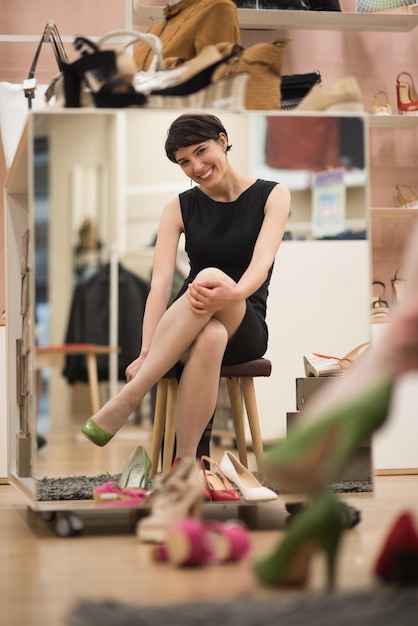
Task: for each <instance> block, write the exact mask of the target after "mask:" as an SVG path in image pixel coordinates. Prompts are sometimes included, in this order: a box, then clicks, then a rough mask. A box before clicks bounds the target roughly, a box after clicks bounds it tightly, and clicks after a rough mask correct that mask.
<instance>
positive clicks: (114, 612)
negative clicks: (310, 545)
mask: <svg viewBox="0 0 418 626" xmlns="http://www.w3.org/2000/svg"><path fill="white" fill-rule="evenodd" d="M417 614H418V593H417V591H416V590H414V589H411V590H409V589H405V590H399V591H397V590H376V591H372V592H356V593H342V592H334V593H311V594H309V593H308V594H304V595H303V596H301V597H299V598H294V597H293V598H291V599H287V598H280V599H277V600H252V599H243V598H241V599H239V600H231V601H228V602H207V601H205V602H194V603H179V604H170V605H166V606H154V607H150V606H147V605H144V606H142V605H133V604H122V603H118V602H111V601H109V602H91V601H86V602H80V603H79V604H78V605H77V606H75V607H74V608H73V610H72V611H71V612H70V614H69V615H68V619H67V626H96V625H97V624H100V626H114V625H115V624H117V625H118V626H159V625H161V626H163V625H166V624H169V625H170V626H196V624H204V625H205V626H212V625H213V626H219V624H222V626H237V624H239V626H261V625H262V626H270V625H271V626H278V625H283V626H324V625H325V624H332V625H333V626H353V625H354V624H366V625H367V626H393V625H394V624H396V626H413V625H415V624H416V620H417Z"/></svg>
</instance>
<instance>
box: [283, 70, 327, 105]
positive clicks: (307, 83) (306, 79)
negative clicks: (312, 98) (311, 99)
mask: <svg viewBox="0 0 418 626" xmlns="http://www.w3.org/2000/svg"><path fill="white" fill-rule="evenodd" d="M320 82H321V74H320V73H319V72H318V70H316V71H315V72H309V73H307V74H291V75H290V76H285V75H284V76H282V82H281V86H280V89H281V94H282V99H281V106H280V108H281V109H294V108H295V107H296V106H297V105H298V104H299V102H300V101H301V100H302V99H303V98H304V97H305V96H306V94H307V93H309V91H310V90H311V89H312V87H313V86H314V85H316V84H317V83H320Z"/></svg>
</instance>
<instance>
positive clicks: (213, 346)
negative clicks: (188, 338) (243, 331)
mask: <svg viewBox="0 0 418 626" xmlns="http://www.w3.org/2000/svg"><path fill="white" fill-rule="evenodd" d="M227 343H228V331H227V329H226V328H225V326H224V325H223V324H222V323H221V322H219V321H218V320H216V319H213V318H212V319H211V320H210V322H208V323H207V324H206V326H205V327H204V328H203V329H202V331H201V332H200V333H199V335H198V337H197V338H196V340H195V343H194V349H195V351H196V352H197V351H199V353H201V354H202V356H204V357H208V358H213V357H215V355H221V356H222V355H223V354H224V352H225V348H226V345H227Z"/></svg>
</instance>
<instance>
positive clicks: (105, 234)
mask: <svg viewBox="0 0 418 626" xmlns="http://www.w3.org/2000/svg"><path fill="white" fill-rule="evenodd" d="M180 113H181V112H180V111H178V112H173V111H171V112H167V111H164V112H155V111H154V112H150V111H129V112H120V111H118V112H116V113H113V112H103V113H102V112H94V114H91V113H90V114H88V113H85V112H79V113H77V114H74V113H69V112H59V114H57V115H54V114H51V113H49V114H42V113H39V114H35V118H34V129H35V137H34V138H33V140H34V145H33V148H34V180H35V188H34V198H33V206H34V231H35V233H34V241H35V252H36V271H35V276H36V307H35V310H36V320H35V321H36V332H35V337H36V342H37V344H38V348H39V353H40V354H41V353H42V350H44V356H45V353H46V352H47V349H46V348H45V346H51V345H53V346H55V348H54V349H53V350H52V352H53V354H52V355H51V354H49V355H48V357H50V358H49V360H48V359H46V358H45V360H43V361H42V362H41V360H40V358H39V359H38V360H37V367H36V372H35V374H36V392H37V401H36V403H35V404H36V410H35V413H36V415H34V416H33V423H32V428H33V430H34V432H35V431H36V432H38V433H39V434H42V435H44V436H45V438H46V440H47V444H46V445H45V446H44V447H43V448H42V449H40V450H39V451H38V452H37V454H35V459H34V463H33V473H34V477H35V478H41V477H43V476H68V475H70V474H71V475H74V468H77V471H76V474H78V475H88V476H91V475H94V474H102V473H104V472H108V473H109V474H111V475H116V474H118V473H119V472H120V471H121V469H122V467H123V464H124V461H123V460H124V459H125V460H126V459H127V458H128V456H129V454H130V452H131V451H132V449H133V448H134V447H135V446H137V445H140V444H142V443H144V442H145V443H144V445H148V443H149V441H150V437H151V424H152V415H153V403H154V395H153V393H150V394H149V395H148V396H147V397H146V399H145V400H144V401H143V403H142V404H141V406H140V407H139V408H138V410H137V411H136V412H135V414H133V415H132V416H131V418H130V420H129V422H128V425H127V426H126V427H125V428H124V429H122V431H120V432H119V433H118V435H117V436H116V437H115V438H114V440H113V441H112V443H111V445H109V446H107V447H105V448H103V449H97V448H95V447H94V446H92V445H91V444H89V443H88V442H87V441H86V440H84V439H83V438H82V437H81V436H80V428H81V425H82V424H83V423H84V421H85V419H86V418H87V417H89V416H90V415H91V414H92V413H93V412H94V411H93V407H94V402H95V401H98V402H99V403H100V404H103V403H104V402H105V401H106V400H107V399H108V398H109V396H110V395H113V394H114V393H116V392H117V390H118V389H119V388H120V386H121V385H123V384H124V370H125V367H126V365H127V364H128V363H129V362H130V361H131V360H133V358H135V356H136V355H137V352H138V342H139V341H140V333H141V319H142V318H141V315H142V312H143V306H144V303H145V298H146V293H147V288H148V284H149V280H150V275H151V271H152V250H153V242H154V240H155V235H156V231H157V226H158V221H159V217H160V215H161V211H162V209H163V207H164V206H165V204H166V203H167V202H168V201H169V200H170V199H171V198H172V197H173V196H175V195H176V194H178V193H180V192H182V191H184V190H185V189H187V188H188V187H189V185H190V182H189V180H188V179H187V178H186V177H185V176H184V174H183V172H182V171H181V170H180V168H179V167H178V166H176V165H174V164H173V163H171V162H170V161H169V160H168V159H167V157H166V155H165V152H164V140H165V135H166V132H167V129H168V127H169V125H170V123H171V121H172V120H173V119H175V117H177V115H179V114H180ZM217 114H218V115H219V117H220V118H221V119H222V121H223V123H224V125H225V128H226V129H227V131H228V135H229V140H230V143H231V144H232V150H231V151H230V152H229V153H228V159H231V161H232V162H233V165H234V166H235V167H236V168H237V169H238V170H239V171H240V172H242V173H246V174H248V175H250V176H255V177H259V178H266V179H271V180H277V181H278V182H282V183H283V184H285V185H286V186H288V187H289V189H290V190H291V193H292V208H291V216H290V219H289V223H288V228H287V231H286V235H285V239H286V241H284V242H283V243H282V246H281V248H280V250H279V254H278V257H277V261H276V266H275V270H274V272H273V279H272V283H271V287H270V297H269V304H268V324H269V328H270V340H269V341H270V343H269V349H268V353H267V356H268V357H269V358H270V359H271V361H272V363H273V374H272V377H271V378H270V379H267V380H265V381H264V380H263V381H260V383H259V392H257V402H258V408H259V412H260V422H261V429H262V434H263V436H264V438H265V439H266V440H272V439H274V438H277V437H280V436H283V435H284V433H285V431H286V414H287V412H291V411H293V410H294V405H295V379H296V378H297V377H300V376H304V373H303V361H302V356H303V354H304V353H306V352H311V351H314V350H317V351H323V352H329V353H331V354H335V353H336V354H341V355H344V354H345V353H347V352H348V351H349V350H350V349H351V348H353V347H354V346H355V345H357V344H359V343H361V342H362V341H365V340H366V339H368V337H369V296H368V290H369V277H368V272H369V269H368V265H369V261H368V242H367V239H366V230H367V217H366V214H367V211H366V207H367V170H366V165H365V158H364V154H365V129H364V120H363V118H362V117H333V116H330V117H328V116H314V115H310V116H299V115H295V114H293V115H285V114H279V115H268V116H266V115H263V114H258V113H248V114H236V113H230V112H221V113H217ZM184 266H185V258H184V252H183V250H182V249H180V250H179V263H178V270H179V274H181V273H182V272H184ZM86 342H87V343H93V344H99V345H103V346H105V347H106V346H107V347H109V346H111V347H113V348H116V347H118V348H119V349H120V350H121V352H120V353H119V354H116V353H115V352H114V351H112V350H111V349H108V350H107V351H105V353H104V354H98V355H96V354H95V355H94V358H95V359H96V357H97V366H98V379H99V389H98V396H97V394H96V395H95V393H96V391H95V389H92V382H91V379H89V371H88V368H87V362H88V361H86V354H83V353H76V354H66V351H65V348H64V347H63V345H62V344H66V343H72V344H73V343H76V344H78V343H86ZM57 346H58V347H57ZM60 346H61V350H60ZM95 398H96V400H95ZM219 415H220V416H221V417H220V418H219V419H222V420H226V422H225V423H227V421H228V419H229V415H228V409H227V407H224V406H222V402H221V400H220V404H219Z"/></svg>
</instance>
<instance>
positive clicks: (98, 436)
mask: <svg viewBox="0 0 418 626" xmlns="http://www.w3.org/2000/svg"><path fill="white" fill-rule="evenodd" d="M81 432H82V433H83V435H84V436H85V437H87V439H89V440H90V441H92V442H93V443H95V444H96V446H100V447H103V446H105V445H106V444H107V443H109V441H110V440H111V439H112V437H113V435H111V434H110V433H107V432H106V431H105V430H103V428H100V426H98V425H97V424H96V422H93V420H92V418H91V417H89V419H88V420H87V422H86V423H85V424H84V426H83V428H82V429H81Z"/></svg>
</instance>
